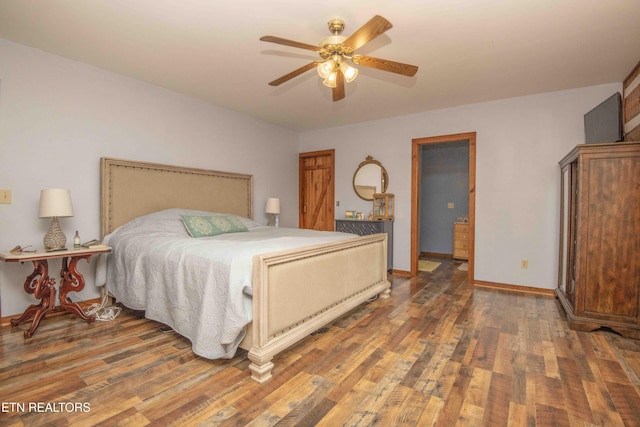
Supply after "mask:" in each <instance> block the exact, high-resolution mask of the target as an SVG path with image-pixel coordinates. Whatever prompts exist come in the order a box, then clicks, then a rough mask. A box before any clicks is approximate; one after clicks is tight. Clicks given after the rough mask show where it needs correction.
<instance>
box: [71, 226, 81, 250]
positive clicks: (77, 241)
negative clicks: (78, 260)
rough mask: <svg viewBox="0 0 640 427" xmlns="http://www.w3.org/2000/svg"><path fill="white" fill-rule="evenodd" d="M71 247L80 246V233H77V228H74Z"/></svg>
mask: <svg viewBox="0 0 640 427" xmlns="http://www.w3.org/2000/svg"><path fill="white" fill-rule="evenodd" d="M73 247H74V248H79V247H80V235H79V234H78V230H76V235H75V237H74V238H73Z"/></svg>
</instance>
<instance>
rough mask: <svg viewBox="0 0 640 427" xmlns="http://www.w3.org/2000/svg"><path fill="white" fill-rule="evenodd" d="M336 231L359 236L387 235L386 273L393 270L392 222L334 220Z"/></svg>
mask: <svg viewBox="0 0 640 427" xmlns="http://www.w3.org/2000/svg"><path fill="white" fill-rule="evenodd" d="M336 231H339V232H342V233H352V234H357V235H359V236H366V235H369V234H378V233H387V271H391V270H393V220H373V221H367V220H363V221H357V220H351V219H336Z"/></svg>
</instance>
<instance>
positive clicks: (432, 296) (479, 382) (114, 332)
mask: <svg viewBox="0 0 640 427" xmlns="http://www.w3.org/2000/svg"><path fill="white" fill-rule="evenodd" d="M437 261H439V262H442V264H441V265H440V266H439V267H438V268H437V269H436V270H435V271H434V272H432V273H420V275H419V276H418V277H417V278H413V279H407V278H393V287H392V293H391V298H389V299H386V300H384V299H379V300H376V301H373V302H371V303H368V304H365V305H363V306H360V307H358V308H357V309H355V310H353V311H352V312H350V313H348V314H347V315H345V316H343V317H342V318H340V319H338V320H337V321H335V322H334V323H332V324H331V325H330V326H329V327H328V328H327V330H326V331H325V330H323V331H319V333H317V334H315V335H313V336H311V337H308V338H307V339H305V340H304V341H303V342H301V343H299V344H297V345H296V346H294V347H293V348H291V349H290V350H288V351H286V352H284V353H282V354H281V355H279V356H278V357H277V358H276V359H275V363H276V368H275V370H274V378H273V379H272V380H271V381H269V382H268V383H266V384H262V385H260V384H258V383H256V382H254V381H252V380H251V379H250V378H249V376H250V374H249V370H248V365H249V362H248V360H247V358H246V352H244V351H241V352H239V354H237V355H236V357H235V358H234V359H232V360H218V361H210V360H205V359H202V358H200V357H197V356H195V355H194V354H193V353H192V351H191V347H190V344H189V342H188V341H187V340H185V339H183V338H181V337H180V336H178V335H176V334H174V333H171V332H169V333H163V332H160V330H159V327H160V325H159V324H157V323H155V322H152V321H149V320H146V319H143V318H141V317H140V316H139V313H135V312H131V311H127V312H125V313H123V314H122V315H121V316H120V317H118V318H117V320H116V321H114V322H101V323H100V322H99V323H96V324H93V325H87V324H85V323H82V322H80V321H79V320H78V319H76V318H75V317H72V316H71V315H60V316H56V317H51V318H47V319H45V320H44V321H43V322H42V323H41V325H40V328H39V329H38V331H37V332H36V334H35V335H34V336H33V338H31V339H29V340H26V341H25V340H24V338H23V335H22V331H23V330H24V329H25V328H27V327H28V326H27V325H25V326H23V325H21V326H19V327H17V328H11V327H3V328H0V357H1V359H0V404H1V405H2V407H1V408H0V409H1V412H0V424H1V425H25V426H33V425H39V426H42V425H60V426H62V425H82V426H87V425H105V426H114V425H130V426H139V425H167V424H178V425H195V424H200V423H202V424H204V425H222V426H244V425H254V426H271V425H297V426H313V425H319V426H336V425H347V426H371V425H379V426H399V425H405V426H418V425H419V426H430V425H438V426H454V425H460V426H480V425H484V426H501V425H512V426H548V425H554V426H565V425H566V426H593V425H595V426H623V425H627V426H637V425H640V380H639V377H640V341H634V340H631V339H626V338H622V337H620V336H618V335H616V334H614V333H612V332H607V331H597V332H593V333H586V332H576V331H573V330H570V329H568V328H567V324H566V322H565V318H564V313H563V312H562V311H561V309H560V307H559V305H558V303H557V302H556V300H555V299H554V298H553V297H550V296H543V295H536V294H530V293H529V294H525V293H519V292H507V291H499V290H494V289H485V288H475V289H474V288H473V287H472V286H470V285H469V284H468V283H467V282H466V272H465V271H460V270H458V269H457V268H456V267H457V265H458V264H459V262H453V261H451V260H442V259H438V260H437ZM20 405H22V407H21V406H20ZM23 407H24V408H23Z"/></svg>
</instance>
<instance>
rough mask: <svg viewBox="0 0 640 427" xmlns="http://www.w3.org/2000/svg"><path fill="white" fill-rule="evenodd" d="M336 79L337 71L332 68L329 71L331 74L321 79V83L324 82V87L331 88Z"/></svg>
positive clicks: (335, 83)
mask: <svg viewBox="0 0 640 427" xmlns="http://www.w3.org/2000/svg"><path fill="white" fill-rule="evenodd" d="M337 80H338V72H337V71H335V70H334V71H332V72H331V74H329V76H328V77H327V78H326V79H324V80H323V81H322V84H324V85H325V86H326V87H330V88H332V89H333V88H334V87H336V86H337V85H338V84H337Z"/></svg>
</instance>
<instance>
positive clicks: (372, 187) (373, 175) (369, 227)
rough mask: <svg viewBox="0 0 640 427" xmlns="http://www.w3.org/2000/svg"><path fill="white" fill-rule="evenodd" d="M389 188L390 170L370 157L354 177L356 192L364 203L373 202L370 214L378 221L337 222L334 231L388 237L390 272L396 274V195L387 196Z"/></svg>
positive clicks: (360, 165) (361, 163)
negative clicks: (394, 239)
mask: <svg viewBox="0 0 640 427" xmlns="http://www.w3.org/2000/svg"><path fill="white" fill-rule="evenodd" d="M388 186H389V174H387V170H386V169H385V168H384V166H382V163H380V162H379V161H377V160H375V159H374V158H373V157H371V156H367V157H366V158H365V160H364V161H362V162H360V164H359V165H358V167H357V168H356V171H355V173H354V174H353V191H354V192H355V193H356V194H357V195H358V197H359V198H361V199H362V200H366V201H369V202H372V209H373V211H372V212H371V213H372V215H373V218H376V216H378V218H376V219H373V220H352V219H337V220H336V227H335V229H336V231H340V232H343V233H352V234H357V235H359V236H366V235H369V234H378V233H387V270H388V271H391V270H393V194H387V193H386V191H387V187H388ZM376 200H377V201H378V203H376ZM389 200H391V202H389ZM383 208H384V209H383ZM389 212H391V213H389Z"/></svg>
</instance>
